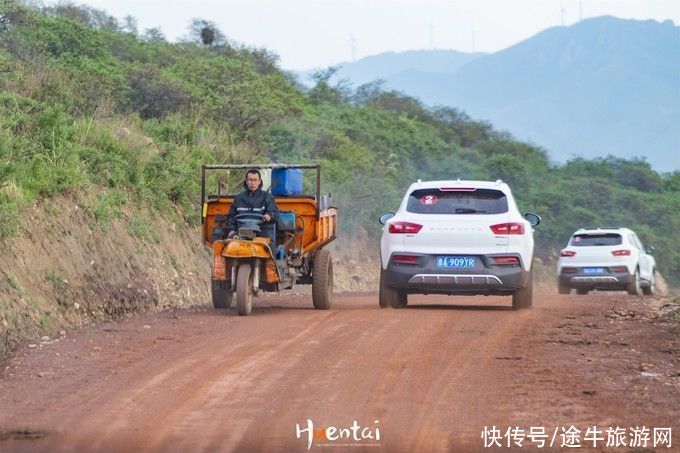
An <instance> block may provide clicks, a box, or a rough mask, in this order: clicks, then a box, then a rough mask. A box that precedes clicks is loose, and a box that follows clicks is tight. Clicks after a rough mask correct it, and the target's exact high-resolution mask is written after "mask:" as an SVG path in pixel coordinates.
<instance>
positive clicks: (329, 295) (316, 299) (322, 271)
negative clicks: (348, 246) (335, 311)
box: [312, 249, 333, 310]
mask: <svg viewBox="0 0 680 453" xmlns="http://www.w3.org/2000/svg"><path fill="white" fill-rule="evenodd" d="M332 299H333V261H332V260H331V252H330V250H324V249H321V250H319V251H318V252H317V253H316V257H315V258H314V269H313V270H312V303H313V304H314V308H316V309H317V310H328V309H329V308H331V302H332Z"/></svg>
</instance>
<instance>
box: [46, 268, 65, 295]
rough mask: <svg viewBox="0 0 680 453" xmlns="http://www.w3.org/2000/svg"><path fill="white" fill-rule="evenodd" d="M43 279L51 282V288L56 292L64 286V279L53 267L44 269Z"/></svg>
mask: <svg viewBox="0 0 680 453" xmlns="http://www.w3.org/2000/svg"><path fill="white" fill-rule="evenodd" d="M45 280H47V281H48V282H49V283H51V284H52V289H53V290H54V291H55V292H57V291H61V290H62V289H63V287H64V279H63V278H62V277H61V275H59V272H58V271H57V270H56V269H53V268H47V269H45Z"/></svg>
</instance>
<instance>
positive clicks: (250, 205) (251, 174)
mask: <svg viewBox="0 0 680 453" xmlns="http://www.w3.org/2000/svg"><path fill="white" fill-rule="evenodd" d="M243 187H245V189H246V190H244V191H243V192H241V193H239V194H238V195H236V196H235V197H234V202H233V203H232V204H231V207H230V208H229V213H228V214H227V228H228V229H229V236H228V237H230V238H231V237H233V236H234V235H235V234H236V230H237V229H238V226H237V224H236V216H237V215H238V214H249V213H253V214H262V216H263V220H264V221H265V223H273V222H276V219H277V218H278V214H279V210H278V208H277V207H276V200H275V199H274V196H273V195H272V194H271V193H269V192H266V191H264V190H262V175H260V171H259V170H258V169H256V168H251V169H250V170H248V171H247V172H246V177H245V180H244V181H243Z"/></svg>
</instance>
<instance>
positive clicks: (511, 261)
mask: <svg viewBox="0 0 680 453" xmlns="http://www.w3.org/2000/svg"><path fill="white" fill-rule="evenodd" d="M491 259H492V260H493V264H500V265H503V266H514V265H518V264H519V258H517V257H516V256H492V257H491Z"/></svg>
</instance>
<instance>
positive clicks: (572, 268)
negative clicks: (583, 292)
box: [562, 267, 578, 274]
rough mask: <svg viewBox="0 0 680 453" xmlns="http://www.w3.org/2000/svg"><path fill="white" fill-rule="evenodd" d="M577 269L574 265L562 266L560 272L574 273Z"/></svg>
mask: <svg viewBox="0 0 680 453" xmlns="http://www.w3.org/2000/svg"><path fill="white" fill-rule="evenodd" d="M577 270H578V269H576V268H575V267H563V268H562V273H563V274H575V273H576V271H577Z"/></svg>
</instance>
